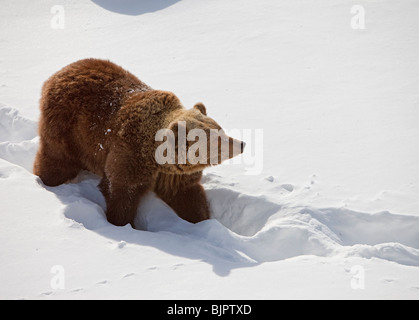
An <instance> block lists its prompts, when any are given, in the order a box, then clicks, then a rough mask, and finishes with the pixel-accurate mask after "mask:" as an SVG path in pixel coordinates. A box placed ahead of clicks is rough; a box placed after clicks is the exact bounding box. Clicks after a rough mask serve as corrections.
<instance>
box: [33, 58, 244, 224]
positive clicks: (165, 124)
mask: <svg viewBox="0 0 419 320" xmlns="http://www.w3.org/2000/svg"><path fill="white" fill-rule="evenodd" d="M40 109H41V118H40V122H39V135H40V147H39V150H38V153H37V155H36V159H35V164H34V173H35V174H36V175H39V176H40V178H41V179H42V181H43V182H44V183H45V184H46V185H48V186H57V185H59V184H62V183H64V182H66V181H68V180H71V179H73V178H75V177H76V176H77V174H78V173H79V172H80V171H81V170H83V169H86V170H90V171H92V172H94V173H95V174H97V175H99V176H101V177H102V181H101V182H100V185H99V187H100V189H101V191H102V193H103V195H104V197H105V199H106V204H107V212H106V214H107V218H108V221H110V222H111V223H113V224H115V225H125V224H127V223H131V224H133V221H134V217H135V214H136V210H137V206H138V204H139V201H140V200H141V197H142V196H143V195H144V194H145V193H146V192H148V191H149V190H153V191H154V192H156V194H157V195H158V196H159V197H160V198H161V199H163V200H164V201H165V202H166V203H168V204H169V205H170V206H171V207H172V208H173V209H174V210H175V211H176V212H177V214H178V215H179V216H180V217H182V218H183V219H185V220H188V221H190V222H199V221H202V220H205V219H208V218H209V209H208V204H207V200H206V196H205V191H204V189H203V187H202V186H201V184H200V179H201V176H202V170H203V169H204V167H205V166H206V165H201V164H197V165H192V164H190V163H186V164H180V165H177V164H164V165H159V164H158V163H157V162H156V160H155V159H154V154H155V150H156V148H157V147H158V145H159V144H160V143H161V142H156V141H155V134H156V132H157V131H158V130H159V129H162V128H172V129H176V126H177V125H178V122H177V121H179V120H183V121H186V126H187V130H190V129H192V128H197V127H198V128H203V129H206V130H209V129H214V128H217V129H219V128H220V127H219V125H218V124H217V123H216V122H215V121H214V120H212V119H211V118H209V117H207V116H206V109H205V106H204V105H203V104H202V103H198V104H196V105H195V107H194V108H192V109H190V110H186V109H185V108H184V107H183V106H182V104H181V102H180V101H179V99H178V98H177V97H176V96H175V95H174V94H173V93H170V92H166V91H159V90H153V89H151V88H150V87H149V86H147V85H146V84H144V83H143V82H141V81H140V80H138V79H137V78H136V77H135V76H134V75H132V74H131V73H129V72H128V71H125V70H124V69H122V68H121V67H119V66H117V65H115V64H113V63H111V62H109V61H104V60H97V59H85V60H80V61H77V62H75V63H72V64H70V65H68V66H66V67H65V68H63V69H62V70H60V71H58V72H57V73H55V74H54V75H52V76H51V77H50V78H49V79H48V80H47V81H46V82H45V84H44V86H43V88H42V97H41V101H40ZM175 132H177V131H175ZM230 139H231V138H230ZM232 141H233V140H232V139H231V141H230V143H231V142H232ZM242 147H243V145H242ZM231 156H232V155H231Z"/></svg>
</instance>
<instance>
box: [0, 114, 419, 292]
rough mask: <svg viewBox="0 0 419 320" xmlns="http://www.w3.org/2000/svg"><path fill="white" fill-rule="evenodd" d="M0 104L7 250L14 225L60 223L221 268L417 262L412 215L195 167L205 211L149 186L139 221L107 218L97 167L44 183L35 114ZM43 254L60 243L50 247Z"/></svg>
mask: <svg viewBox="0 0 419 320" xmlns="http://www.w3.org/2000/svg"><path fill="white" fill-rule="evenodd" d="M0 114H1V120H0V121H1V123H0V128H1V140H2V142H1V144H0V155H1V160H0V178H1V179H0V189H1V190H2V193H1V198H2V199H1V203H2V205H1V206H2V208H1V211H2V212H1V219H2V223H1V226H2V231H1V238H2V243H3V245H2V252H3V256H4V258H6V259H8V260H9V259H11V258H10V256H13V254H14V253H13V251H14V249H13V248H15V247H16V246H18V244H17V243H16V242H15V243H14V245H12V246H11V247H7V246H5V245H4V243H5V241H9V242H11V241H13V239H16V235H18V234H20V235H21V236H20V239H19V241H20V243H26V242H27V244H25V246H24V247H26V246H28V245H29V243H31V242H32V240H31V239H33V237H35V238H37V237H38V236H40V237H42V238H46V239H43V241H42V243H43V245H45V246H47V247H50V241H54V239H48V237H49V236H48V233H49V232H51V233H52V234H53V235H54V237H55V238H61V237H62V238H66V237H70V236H71V237H73V236H74V235H71V234H72V233H73V232H69V230H72V229H78V230H79V232H80V231H82V230H83V235H84V236H86V235H88V237H89V238H90V237H93V238H95V237H96V238H100V239H102V240H103V239H110V240H111V241H112V242H115V243H116V247H117V248H120V249H122V248H124V247H125V246H138V247H140V248H143V247H152V248H156V249H158V250H159V251H163V252H166V253H167V254H169V255H171V256H182V257H185V258H188V259H194V260H202V261H205V262H207V263H209V264H211V265H212V267H213V271H214V272H215V273H216V274H219V275H227V274H229V273H230V270H231V269H232V268H239V267H240V268H242V267H251V266H256V265H258V264H261V263H263V262H273V261H280V260H284V259H289V258H292V257H299V256H310V255H313V256H319V257H329V258H333V257H341V258H344V259H348V258H351V257H362V258H367V259H371V258H379V259H384V260H387V261H391V262H395V263H397V264H402V265H407V266H415V267H419V234H418V232H417V230H419V217H415V216H406V215H400V214H392V213H390V212H380V213H376V214H368V213H362V212H355V211H351V210H347V209H342V208H313V207H310V206H308V205H306V206H288V205H284V204H283V203H282V201H281V196H279V197H277V199H268V198H266V197H261V196H252V195H248V194H245V193H242V192H240V191H238V190H240V185H237V184H236V185H233V186H231V184H230V183H229V182H228V181H225V180H226V179H223V177H221V176H219V175H216V174H214V173H209V174H206V175H205V177H204V187H205V188H206V192H207V194H208V197H209V201H210V207H211V212H212V219H210V220H208V221H204V222H201V223H198V224H191V223H188V222H186V221H184V220H182V219H180V218H179V217H178V216H177V215H176V214H175V213H174V212H173V210H171V209H170V207H168V206H167V205H166V204H165V203H164V202H163V201H161V200H160V199H158V198H157V197H156V196H155V195H154V194H153V193H150V194H149V195H148V196H147V197H146V198H145V199H144V200H143V202H142V203H141V205H140V207H139V209H138V214H137V218H136V229H138V230H135V229H132V228H131V227H130V226H128V225H127V226H125V227H116V226H113V225H111V224H109V223H108V222H107V220H106V216H105V213H104V212H105V201H104V198H103V196H102V194H101V193H100V191H99V190H98V188H97V185H98V183H99V181H100V179H99V177H97V176H94V175H93V174H90V173H88V172H83V173H81V174H80V175H79V177H78V178H77V179H75V180H74V181H72V182H70V183H67V184H64V185H61V186H58V187H46V186H44V185H43V183H42V181H41V180H40V179H39V178H38V177H36V176H34V175H33V174H32V173H31V166H30V164H31V163H32V162H33V159H34V157H35V152H36V148H37V143H38V139H37V132H36V123H34V122H32V121H30V120H28V119H25V118H24V117H22V116H21V115H20V114H19V112H18V111H17V110H15V109H12V108H10V107H4V106H3V107H2V108H1V109H0ZM280 188H282V189H283V193H282V197H292V196H293V193H298V192H299V191H298V190H293V189H292V188H291V187H290V186H288V185H286V186H280ZM295 196H297V195H295ZM45 228H46V229H47V231H46V230H45ZM54 228H56V229H57V230H53V229H54ZM92 235H94V236H92ZM25 237H26V239H25ZM77 237H78V236H77ZM15 241H17V240H15ZM68 241H70V242H72V243H74V241H75V240H74V239H72V240H70V239H68ZM88 241H90V240H88ZM95 245H97V244H95ZM83 246H85V247H84V248H83V249H82V248H80V250H87V251H89V250H90V249H89V248H90V247H91V246H92V244H89V243H88V242H87V241H84V242H83ZM41 247H42V246H41ZM39 249H43V248H39ZM57 249H58V248H57ZM72 250H73V249H72ZM74 250H76V251H78V250H79V249H77V248H74ZM5 253H6V254H5ZM51 254H53V255H55V254H57V255H58V256H60V255H62V254H63V253H62V252H61V249H58V252H56V253H54V252H52V253H51ZM77 254H78V253H76V255H77ZM110 258H111V257H110ZM11 262H12V261H9V262H7V263H6V265H7V264H9V263H11ZM4 264H5V263H4V262H3V266H4ZM12 265H13V263H12ZM3 274H4V273H3ZM2 294H5V291H4V287H3V292H2ZM6 297H8V296H6Z"/></svg>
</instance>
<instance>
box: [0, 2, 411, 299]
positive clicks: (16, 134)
mask: <svg viewBox="0 0 419 320" xmlns="http://www.w3.org/2000/svg"><path fill="white" fill-rule="evenodd" d="M359 8H363V9H364V12H363V14H364V17H363V18H365V19H364V20H365V21H364V23H365V25H364V29H359V28H354V27H353V25H354V23H353V22H355V25H356V24H357V22H360V21H361V20H362V19H361V17H360V16H357V14H362V12H361V11H362V10H361V11H359V10H358V9H359ZM353 9H356V10H353ZM1 10H2V17H1V19H0V48H1V49H0V257H1V260H0V299H86V298H92V299H102V298H113V299H115V298H118V299H123V298H135V299H281V298H285V299H292V298H305V299H307V298H316V299H322V298H333V299H339V298H350V299H364V298H373V299H380V298H383V299H389V298H394V299H405V298H407V299H419V277H418V271H419V269H418V267H419V233H418V231H419V210H418V208H419V197H418V181H419V170H418V165H417V164H418V163H419V148H417V146H418V145H419V126H418V125H417V123H418V115H419V113H418V110H419V108H418V101H419V92H418V90H417V88H418V86H417V84H418V81H419V76H418V75H419V60H418V59H417V56H418V55H419V43H418V41H417V30H418V29H419V20H418V19H417V17H418V15H419V7H418V5H417V0H405V1H399V2H397V3H396V2H394V1H390V0H383V1H375V2H371V1H364V0H360V1H358V2H357V3H356V4H354V3H353V2H352V1H349V0H344V1H340V2H339V3H337V2H336V1H333V0H321V1H309V0H301V1H298V3H297V2H295V1H274V0H260V1H258V2H257V5H255V2H254V1H250V0H230V1H225V0H212V1H198V0H170V1H163V0H158V1H156V0H141V1H135V0H121V1H116V0H115V1H112V0H92V1H81V0H74V1H69V2H68V1H66V2H62V3H57V1H55V0H44V1H42V4H40V3H38V2H34V1H32V2H28V1H23V0H3V1H2V2H1ZM358 18H359V19H358ZM1 31H3V32H1ZM90 57H94V58H102V59H110V60H111V61H113V62H115V63H117V64H120V65H121V66H122V67H123V68H125V69H127V70H129V71H130V72H132V73H133V74H135V75H136V76H138V77H139V78H140V79H141V80H142V81H145V82H146V83H147V84H149V85H150V86H152V87H153V88H156V89H162V90H169V91H173V92H174V93H175V94H176V95H177V96H178V97H179V98H180V99H181V100H182V102H183V103H184V105H185V107H187V108H190V107H192V106H193V105H194V103H196V102H198V101H202V102H203V103H205V105H206V106H207V110H208V114H209V115H210V116H211V117H213V118H214V119H215V120H217V122H219V123H220V125H222V126H223V128H225V129H227V130H229V129H231V130H234V129H237V130H238V131H239V132H241V133H243V136H242V137H240V136H235V137H236V138H243V139H242V140H246V142H247V143H248V145H247V146H246V150H245V153H246V152H249V154H247V155H246V154H244V155H243V156H248V155H252V154H254V153H255V151H256V149H255V148H254V147H251V145H252V142H253V141H254V140H256V138H255V136H254V135H253V136H252V135H251V136H250V137H245V135H244V130H249V132H253V133H254V132H256V130H259V129H262V131H263V148H260V150H259V149H258V150H259V151H257V152H258V153H259V152H260V153H263V162H262V163H260V164H261V165H260V166H258V168H257V169H260V170H259V172H258V174H257V175H246V173H248V171H247V169H249V168H251V163H250V164H249V165H247V164H246V163H245V165H238V166H234V165H228V164H223V165H221V166H218V167H214V168H209V169H208V170H206V171H205V176H204V177H203V184H204V187H205V190H206V193H207V195H208V199H209V202H210V207H211V214H212V218H211V219H210V220H208V221H204V222H202V223H198V224H190V223H187V222H185V221H183V220H181V219H179V218H178V217H177V215H176V214H175V213H174V212H173V211H172V210H171V209H170V208H169V207H168V206H167V205H166V204H165V203H163V202H162V201H161V200H160V199H158V198H157V197H156V196H155V195H154V194H153V193H150V194H148V195H147V197H146V198H145V199H144V201H142V203H141V205H140V207H139V208H138V214H137V218H136V226H135V229H134V228H132V227H131V226H124V227H116V226H113V225H111V224H109V223H108V222H107V220H106V217H105V209H106V208H105V201H104V199H103V197H102V194H101V193H100V192H99V190H98V188H97V185H98V183H99V177H97V176H94V175H92V174H90V173H88V172H83V173H81V174H80V175H79V176H78V177H77V178H76V179H74V181H71V182H69V183H66V184H63V185H61V186H58V187H55V188H49V187H46V186H45V185H43V183H42V181H40V179H39V178H38V177H36V176H34V175H33V174H32V165H33V160H34V156H35V153H36V150H37V148H38V143H39V138H38V134H37V121H36V119H38V117H39V108H38V105H37V102H38V100H39V95H40V90H41V86H42V83H43V82H44V81H45V80H46V79H47V78H48V77H49V76H50V75H51V74H53V73H54V72H56V71H57V70H59V69H60V68H62V67H63V66H65V65H67V64H68V63H71V62H74V61H76V60H79V59H83V58H90ZM242 129H243V130H242ZM240 130H241V131H240ZM232 136H234V135H233V134H232ZM249 158H251V157H249Z"/></svg>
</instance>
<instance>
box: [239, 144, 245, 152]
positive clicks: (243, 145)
mask: <svg viewBox="0 0 419 320" xmlns="http://www.w3.org/2000/svg"><path fill="white" fill-rule="evenodd" d="M245 146H246V142H244V141H242V142H241V146H240V147H241V153H243V151H244V147H245Z"/></svg>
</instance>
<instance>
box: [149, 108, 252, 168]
mask: <svg viewBox="0 0 419 320" xmlns="http://www.w3.org/2000/svg"><path fill="white" fill-rule="evenodd" d="M163 135H164V136H166V140H165V141H164V139H161V140H160V141H164V142H163V143H162V144H160V146H159V147H158V148H157V150H156V160H157V162H158V163H160V164H161V165H162V169H163V171H165V172H168V173H177V174H183V173H193V172H197V171H201V170H203V169H204V168H206V167H208V166H213V165H217V164H220V163H221V162H223V161H224V160H227V159H231V158H233V157H235V156H237V155H239V154H241V153H242V152H243V150H244V147H245V145H246V144H245V142H243V141H240V140H237V139H234V138H232V137H229V136H228V135H227V134H226V133H225V132H224V130H223V129H222V128H221V127H220V125H219V124H218V123H217V122H216V121H214V120H213V119H212V118H210V117H208V116H207V111H206V108H205V106H204V104H203V103H197V104H195V106H194V107H193V108H192V109H189V110H185V109H180V110H177V111H176V113H175V115H174V119H173V120H172V121H171V123H170V125H169V128H168V129H166V130H165V131H164V133H163Z"/></svg>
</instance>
